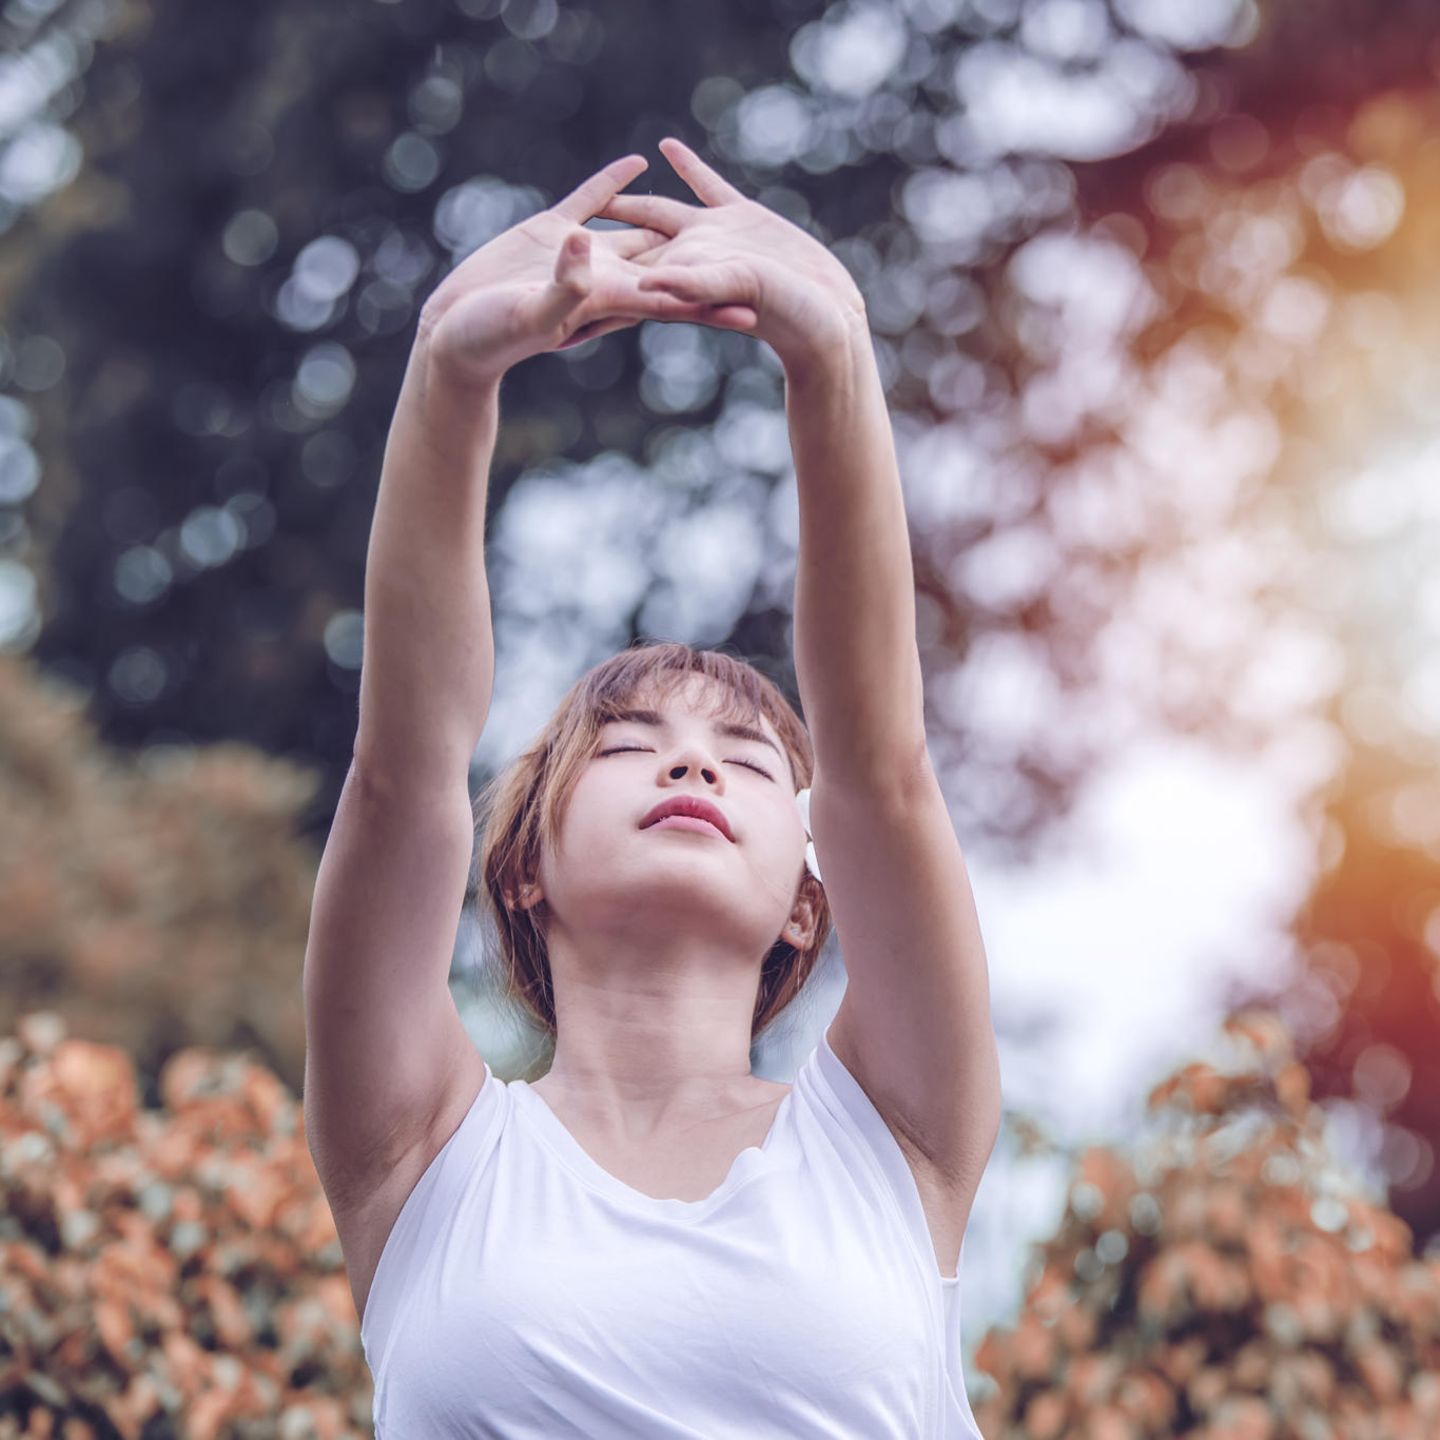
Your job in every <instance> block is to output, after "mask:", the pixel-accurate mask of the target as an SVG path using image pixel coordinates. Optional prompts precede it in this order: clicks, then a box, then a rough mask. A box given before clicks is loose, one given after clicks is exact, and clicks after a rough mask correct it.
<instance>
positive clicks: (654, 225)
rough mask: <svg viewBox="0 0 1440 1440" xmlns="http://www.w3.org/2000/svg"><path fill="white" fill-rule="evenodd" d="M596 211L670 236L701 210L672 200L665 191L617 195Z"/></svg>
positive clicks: (610, 218) (681, 201)
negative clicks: (648, 193)
mask: <svg viewBox="0 0 1440 1440" xmlns="http://www.w3.org/2000/svg"><path fill="white" fill-rule="evenodd" d="M595 213H596V214H597V215H603V216H605V218H606V219H608V220H624V221H625V222H626V223H627V224H630V225H644V226H646V227H647V228H648V229H651V230H659V231H661V232H663V233H664V234H665V235H667V236H672V235H678V234H679V233H680V231H682V230H683V229H684V228H685V227H686V226H687V225H693V224H694V223H695V220H696V218H697V217H698V216H699V215H701V214H702V213H703V212H702V211H701V209H700V207H699V206H698V205H687V204H685V202H684V201H683V200H671V199H669V198H668V197H667V196H664V195H616V196H614V197H613V198H612V199H611V200H610V201H609V203H608V204H606V205H605V206H604V207H603V208H602V209H600V210H597V211H596V212H595Z"/></svg>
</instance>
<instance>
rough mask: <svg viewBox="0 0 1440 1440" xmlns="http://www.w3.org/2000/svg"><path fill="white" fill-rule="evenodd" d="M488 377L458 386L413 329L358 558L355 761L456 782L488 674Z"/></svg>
mask: <svg viewBox="0 0 1440 1440" xmlns="http://www.w3.org/2000/svg"><path fill="white" fill-rule="evenodd" d="M498 426H499V384H498V381H497V382H495V383H494V384H491V385H486V386H483V387H482V386H477V385H473V384H470V385H464V386H461V385H458V384H456V383H454V382H453V381H448V380H447V379H446V377H445V376H444V375H443V374H442V373H439V372H437V369H436V367H435V366H434V364H433V363H432V361H431V358H430V356H429V352H428V350H427V348H426V345H425V342H424V338H423V336H421V337H419V338H417V340H416V343H415V345H414V348H413V349H412V350H411V354H410V361H409V364H408V366H407V367H406V371H405V379H404V383H403V384H402V386H401V390H400V398H399V401H398V403H397V405H396V407H395V416H394V419H393V420H392V421H391V425H390V433H389V437H388V439H387V440H386V444H385V456H384V461H383V464H382V468H381V474H380V487H379V493H378V495H377V497H376V502H375V516H374V520H373V522H372V525H371V530H370V544H369V549H368V551H367V554H366V561H365V648H364V657H363V663H362V665H361V671H360V722H359V729H358V731H357V733H356V736H355V755H356V758H357V762H358V763H359V764H361V765H362V766H364V767H365V768H366V769H367V770H368V771H369V772H370V773H371V774H372V775H374V776H376V778H384V777H387V776H395V777H399V778H400V779H402V780H404V781H406V782H410V781H414V780H419V779H426V780H430V779H438V780H440V781H442V782H443V781H444V780H445V779H446V778H447V777H449V776H451V775H453V776H454V777H455V779H456V781H457V782H458V783H461V784H463V783H464V781H465V778H466V774H467V772H468V769H469V763H470V757H471V755H472V753H473V752H474V749H475V746H476V745H477V744H478V742H479V739H480V734H481V731H482V730H483V728H484V725H485V717H486V715H487V713H488V712H489V709H490V693H491V688H492V685H493V681H494V674H495V643H494V637H493V634H492V628H491V617H490V589H489V582H488V579H487V576H486V573H485V506H486V496H487V492H488V483H489V472H490V462H491V459H492V457H493V455H494V452H495V437H496V432H497V429H498Z"/></svg>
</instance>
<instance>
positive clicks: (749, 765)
mask: <svg viewBox="0 0 1440 1440" xmlns="http://www.w3.org/2000/svg"><path fill="white" fill-rule="evenodd" d="M646 748H647V747H645V746H644V745H612V746H611V747H610V749H608V750H601V751H600V752H599V755H618V754H620V753H621V752H622V751H625V750H634V751H637V752H639V753H642V754H643V753H645V752H646ZM599 755H597V757H596V758H597V759H598V758H599ZM726 763H727V764H730V765H743V766H745V768H746V769H747V770H755V771H758V772H759V773H760V774H761V775H763V776H764V777H765V778H766V779H767V780H773V779H774V778H775V777H774V776H773V775H772V774H771V773H770V772H769V771H768V770H767V769H765V767H764V766H763V765H757V764H756V763H755V762H754V761H753V760H729V761H727V762H726Z"/></svg>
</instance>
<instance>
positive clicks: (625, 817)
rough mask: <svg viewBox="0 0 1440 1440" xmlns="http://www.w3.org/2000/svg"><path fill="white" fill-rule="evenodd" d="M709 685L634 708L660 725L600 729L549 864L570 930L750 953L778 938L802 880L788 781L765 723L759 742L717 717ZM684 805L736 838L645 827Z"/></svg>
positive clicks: (545, 866)
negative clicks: (721, 823)
mask: <svg viewBox="0 0 1440 1440" xmlns="http://www.w3.org/2000/svg"><path fill="white" fill-rule="evenodd" d="M714 685H715V682H713V681H711V680H709V679H708V678H707V677H705V676H701V675H695V676H691V677H690V678H689V679H688V680H687V681H686V682H685V686H684V687H683V688H682V689H681V690H679V691H677V693H676V694H675V695H674V697H673V698H672V699H671V700H670V701H669V702H668V703H666V702H663V701H661V700H659V699H658V698H657V697H656V696H655V695H654V694H653V693H651V692H648V691H647V692H646V693H644V694H642V695H640V696H638V697H637V698H636V699H635V701H634V708H635V710H637V711H647V710H648V711H650V712H651V713H652V714H654V715H655V716H657V717H658V723H650V722H648V721H646V720H643V719H627V720H614V721H610V722H609V723H607V724H606V725H605V726H604V727H603V728H602V729H601V732H600V738H599V740H598V741H597V743H596V745H595V749H594V752H593V753H592V754H591V755H590V757H589V759H588V760H587V762H586V764H585V766H584V769H583V770H582V772H581V774H580V777H579V780H578V781H577V783H576V786H575V789H574V791H573V792H572V794H571V796H570V800H569V804H568V806H567V808H566V811H565V813H564V816H563V818H562V820H561V825H560V835H559V844H558V847H557V850H558V853H557V854H556V855H554V856H551V855H549V854H545V855H543V856H542V859H541V867H540V875H539V879H540V885H541V890H542V892H543V894H544V896H545V898H546V899H547V901H548V902H549V904H550V907H551V909H552V911H554V912H555V914H556V915H558V916H560V917H562V921H563V923H564V924H565V926H566V928H567V929H568V930H570V931H571V932H572V933H583V931H584V929H585V928H586V927H599V929H600V930H602V931H605V932H608V933H612V934H620V933H623V932H624V931H625V930H626V929H627V928H629V927H632V926H635V925H640V926H641V927H643V928H644V929H645V930H646V931H652V932H653V931H656V930H659V931H661V932H662V933H665V934H678V933H681V932H686V931H692V930H697V931H703V932H705V934H706V935H707V936H710V937H713V938H715V939H717V940H722V943H726V942H728V943H733V944H734V945H735V946H736V947H737V948H743V950H744V952H745V953H748V954H757V953H758V954H763V953H765V952H766V951H767V950H768V949H769V948H770V946H772V945H773V944H774V943H775V941H776V939H777V938H780V936H781V932H782V930H784V928H785V927H786V922H787V920H788V919H789V917H790V914H791V910H792V908H793V907H794V905H795V901H796V895H797V892H798V890H799V887H800V882H801V879H802V877H803V875H804V873H805V844H806V836H805V828H804V824H803V822H802V820H801V817H800V812H799V809H798V807H797V806H796V804H795V781H794V777H793V776H792V774H791V770H790V764H789V760H788V758H787V757H786V754H785V748H784V745H783V743H782V742H781V740H780V736H779V734H778V733H777V732H776V730H775V728H774V726H773V725H772V724H771V723H770V721H769V720H768V719H766V718H765V717H763V716H761V717H760V719H759V721H758V732H759V733H758V734H755V735H739V734H733V733H731V734H727V733H725V730H726V728H727V724H729V723H730V722H725V721H720V720H715V719H713V718H712V717H711V716H710V714H709V713H708V712H709V710H710V703H709V702H710V700H711V697H712V696H714V695H715V694H716V691H715V689H713V688H712V687H714ZM677 796H687V797H700V798H703V799H705V800H708V801H709V802H710V803H711V804H713V805H715V806H717V807H718V808H719V809H720V811H721V812H722V813H723V815H724V817H725V821H726V824H727V825H728V828H729V831H730V836H731V838H728V839H727V838H726V837H725V836H724V835H722V834H720V833H718V832H717V831H714V830H712V829H710V828H709V827H696V828H686V827H683V826H680V825H667V824H659V825H650V826H645V825H644V824H643V822H644V820H645V818H646V816H647V814H648V813H649V812H650V811H651V810H652V809H653V807H654V806H656V805H657V804H659V803H660V802H661V801H664V800H669V799H673V798H675V797H677ZM786 938H787V939H789V940H790V941H791V943H795V942H794V938H793V937H792V936H787V937H786Z"/></svg>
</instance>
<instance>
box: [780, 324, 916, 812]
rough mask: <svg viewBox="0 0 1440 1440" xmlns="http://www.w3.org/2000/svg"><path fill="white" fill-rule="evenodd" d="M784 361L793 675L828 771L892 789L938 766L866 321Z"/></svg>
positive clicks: (839, 327) (886, 423) (900, 509)
mask: <svg viewBox="0 0 1440 1440" xmlns="http://www.w3.org/2000/svg"><path fill="white" fill-rule="evenodd" d="M835 315H836V321H837V324H836V325H835V326H834V327H832V328H830V329H829V330H828V331H826V332H820V333H817V335H816V337H815V344H814V346H813V347H812V348H811V349H810V350H809V351H808V352H803V351H796V352H793V353H792V354H791V356H790V357H788V358H787V359H786V360H785V361H784V368H785V411H786V415H787V417H788V420H789V426H790V444H791V451H792V454H793V455H794V459H795V474H796V482H797V486H798V489H799V499H800V554H799V557H798V559H797V561H796V567H795V642H794V649H795V674H796V680H797V683H798V684H799V687H800V699H801V703H802V705H803V706H804V710H805V719H806V723H807V725H808V726H809V729H810V734H811V737H812V739H813V741H814V745H815V756H816V762H817V766H818V767H819V768H821V769H823V770H824V771H825V772H826V774H827V775H828V776H830V777H831V778H833V779H835V780H842V779H844V780H848V781H850V782H856V783H871V782H873V783H877V784H880V785H884V786H886V787H887V788H888V787H892V786H904V785H907V784H909V783H912V782H914V781H916V780H918V779H919V777H920V776H921V775H922V773H923V772H924V770H925V769H926V768H927V767H928V764H929V758H928V754H927V751H926V748H925V715H924V698H923V682H922V676H921V669H920V652H919V646H918V644H917V642H916V638H915V571H914V565H913V563H912V560H911V555H910V537H909V529H908V524H907V521H906V516H905V503H904V496H903V494H902V491H901V487H900V470H899V466H898V463H897V461H896V457H895V443H894V438H893V436H892V434H891V430H890V415H889V411H888V409H887V407H886V403H885V391H884V386H883V385H882V383H881V380H880V373H879V368H878V366H877V365H876V362H875V351H874V346H873V344H872V341H871V338H870V329H869V325H868V322H867V320H866V317H865V316H864V315H863V313H862V314H860V315H854V314H851V313H849V312H848V311H844V310H843V309H842V307H841V305H840V304H839V303H838V301H837V304H836V307H835Z"/></svg>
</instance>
